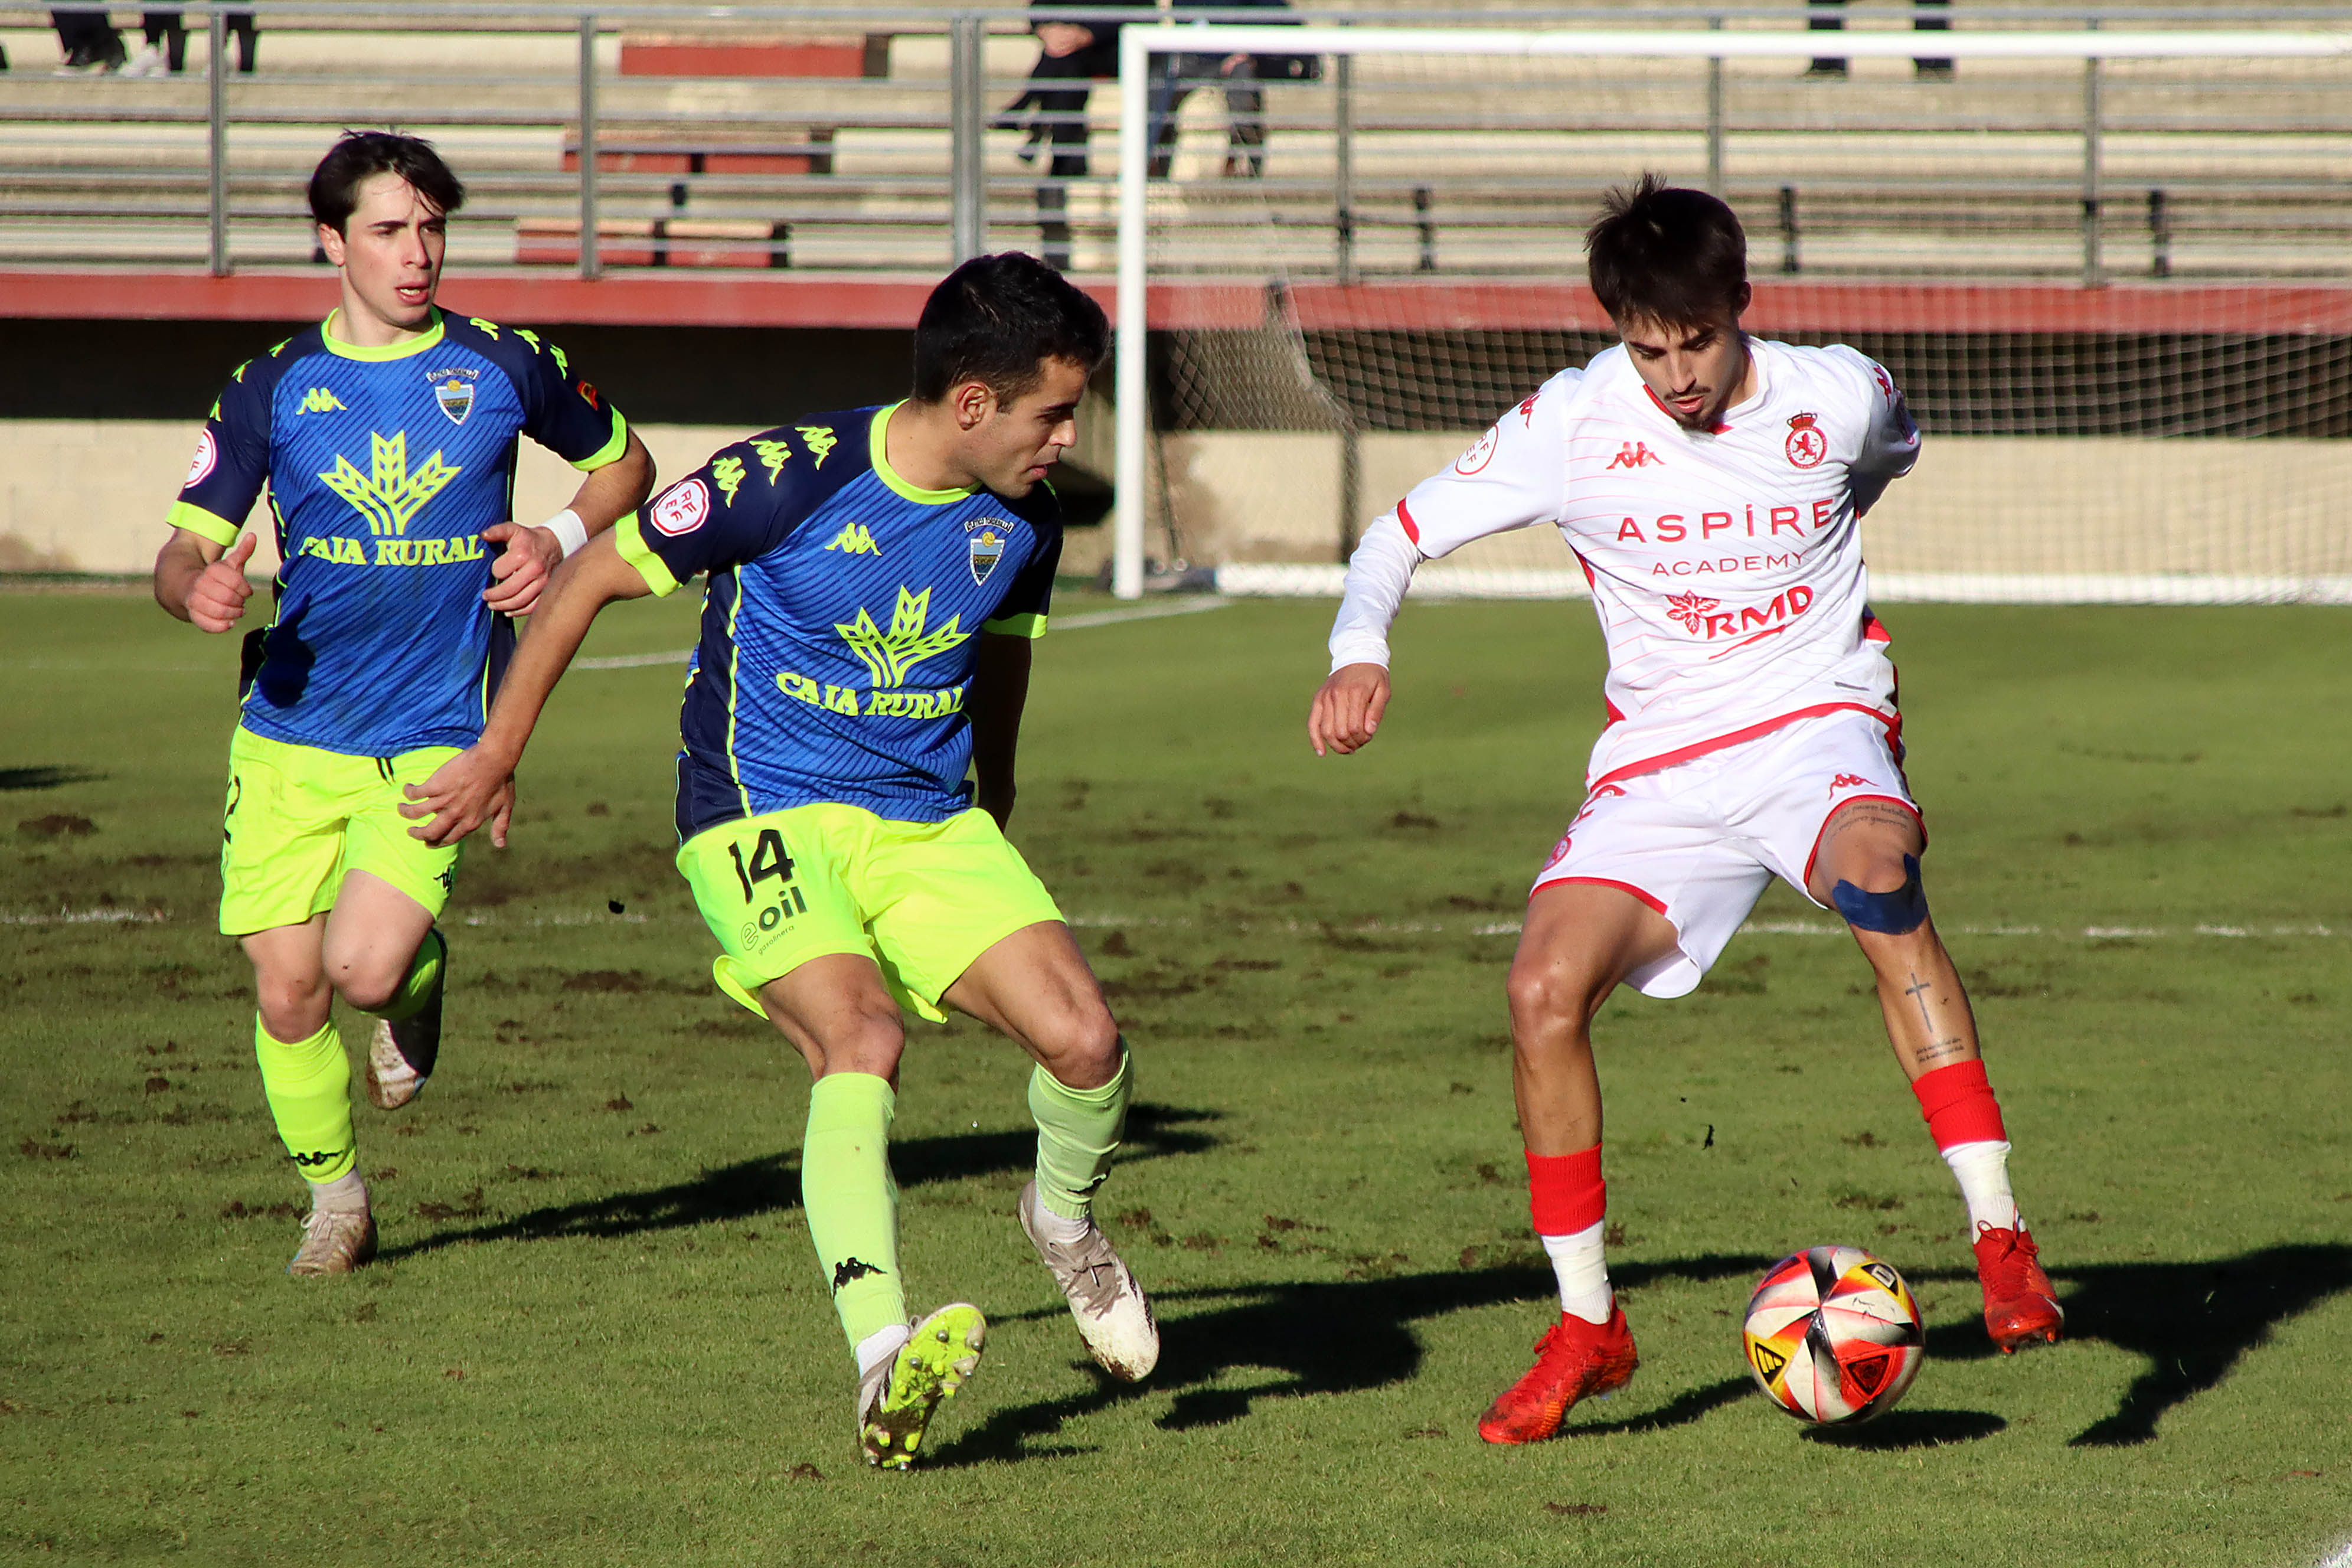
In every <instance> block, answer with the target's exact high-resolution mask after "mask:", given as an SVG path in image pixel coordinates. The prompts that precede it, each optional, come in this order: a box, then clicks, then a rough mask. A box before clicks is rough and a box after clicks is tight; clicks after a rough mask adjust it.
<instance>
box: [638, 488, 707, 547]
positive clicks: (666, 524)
mask: <svg viewBox="0 0 2352 1568" xmlns="http://www.w3.org/2000/svg"><path fill="white" fill-rule="evenodd" d="M709 516H710V487H709V485H706V484H704V483H703V482H702V481H701V480H700V479H688V480H687V481H686V482H685V483H684V484H679V485H672V486H671V487H670V488H669V490H668V492H667V494H665V495H664V496H663V497H662V498H661V500H657V501H656V502H654V504H653V505H652V507H651V508H649V509H648V510H646V521H649V522H651V523H652V524H653V525H654V526H655V527H656V528H657V529H659V530H660V531H662V532H664V533H667V534H668V535H669V536H670V537H671V538H672V539H675V538H677V536H678V535H679V534H681V533H692V532H693V531H695V530H696V529H698V528H700V527H701V526H702V524H703V522H704V521H705V520H706V519H708V518H709Z"/></svg>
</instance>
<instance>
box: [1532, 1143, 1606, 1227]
mask: <svg viewBox="0 0 2352 1568" xmlns="http://www.w3.org/2000/svg"><path fill="white" fill-rule="evenodd" d="M1528 1208H1529V1209H1530V1210H1531V1211H1533V1213H1534V1215H1535V1222H1536V1234H1537V1235H1538V1236H1574V1235H1575V1234H1576V1233H1577V1232H1578V1231H1580V1230H1590V1229H1591V1228H1592V1227H1593V1226H1596V1225H1599V1224H1600V1223H1601V1220H1602V1219H1603V1218H1604V1217H1606V1216H1607V1215H1608V1213H1609V1184H1608V1183H1606V1182H1604V1181H1602V1180H1601V1145H1600V1144H1598V1143H1595V1144H1594V1145H1593V1146H1592V1147H1591V1148H1590V1149H1579V1150H1578V1151H1577V1152H1575V1153H1573V1154H1538V1153H1536V1152H1534V1151H1532V1150H1530V1151H1529V1152H1528Z"/></svg>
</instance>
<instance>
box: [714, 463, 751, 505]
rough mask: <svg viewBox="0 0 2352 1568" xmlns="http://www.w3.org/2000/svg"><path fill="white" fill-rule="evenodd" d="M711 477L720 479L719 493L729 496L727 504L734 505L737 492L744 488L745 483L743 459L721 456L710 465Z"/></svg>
mask: <svg viewBox="0 0 2352 1568" xmlns="http://www.w3.org/2000/svg"><path fill="white" fill-rule="evenodd" d="M710 477H711V478H712V479H716V480H718V481H719V494H720V495H722V496H725V497H726V498H727V504H728V505H729V506H733V505H734V504H735V492H736V491H737V490H738V489H740V488H742V484H743V459H742V458H719V460H718V461H717V462H715V463H713V464H711V465H710Z"/></svg>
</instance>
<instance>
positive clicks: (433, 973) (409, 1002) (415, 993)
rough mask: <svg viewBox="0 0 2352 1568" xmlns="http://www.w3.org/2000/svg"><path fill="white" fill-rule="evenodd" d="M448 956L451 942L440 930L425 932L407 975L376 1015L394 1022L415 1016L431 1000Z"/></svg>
mask: <svg viewBox="0 0 2352 1568" xmlns="http://www.w3.org/2000/svg"><path fill="white" fill-rule="evenodd" d="M448 956H449V944H448V942H446V941H444V940H443V938H442V935H441V932H440V931H439V930H437V929H436V930H433V931H426V932H425V940H424V941H423V942H419V943H417V945H416V956H415V958H414V959H412V960H410V961H409V965H408V976H407V978H406V979H404V980H403V981H402V982H401V983H400V989H399V990H397V991H395V992H394V993H393V994H392V1000H391V1001H389V1002H387V1003H385V1004H384V1005H383V1008H382V1009H381V1010H379V1011H378V1012H377V1014H376V1016H377V1017H379V1018H382V1019H384V1020H385V1021H387V1022H389V1023H394V1024H397V1023H399V1022H400V1021H401V1020H403V1019H404V1018H413V1017H415V1016H416V1013H417V1010H418V1009H419V1008H421V1007H423V1006H424V1005H425V1003H426V1002H427V1001H428V1000H430V999H431V997H432V995H433V987H434V986H435V985H436V984H439V983H440V980H441V965H442V962H443V960H445V959H446V958H447V957H448Z"/></svg>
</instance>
